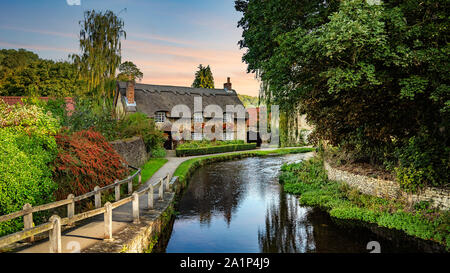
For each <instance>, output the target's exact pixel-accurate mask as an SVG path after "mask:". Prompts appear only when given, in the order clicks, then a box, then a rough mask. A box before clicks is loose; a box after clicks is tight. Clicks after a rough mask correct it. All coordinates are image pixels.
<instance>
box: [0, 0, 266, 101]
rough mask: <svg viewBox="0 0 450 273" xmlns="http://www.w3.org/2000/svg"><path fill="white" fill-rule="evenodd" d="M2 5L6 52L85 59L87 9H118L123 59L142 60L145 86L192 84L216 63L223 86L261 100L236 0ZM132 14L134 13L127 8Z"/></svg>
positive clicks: (21, 0) (18, 0)
mask: <svg viewBox="0 0 450 273" xmlns="http://www.w3.org/2000/svg"><path fill="white" fill-rule="evenodd" d="M76 1H77V0H34V1H32V0H2V1H1V3H0V48H16V49H17V48H25V49H28V50H32V51H34V52H36V53H38V54H39V56H41V57H42V58H46V59H54V60H67V56H68V55H69V54H71V53H78V52H79V49H78V34H79V30H80V26H79V24H78V22H79V21H80V20H81V19H82V18H83V12H84V11H85V10H90V9H95V10H97V11H100V10H103V11H104V10H112V11H113V12H115V13H116V14H119V13H120V14H119V16H120V17H121V18H122V19H123V20H124V22H125V31H126V32H127V39H126V40H124V41H123V42H122V61H127V60H130V61H132V62H134V63H135V64H136V65H138V67H139V68H140V69H141V71H142V72H143V73H144V79H143V80H142V82H143V83H151V84H167V85H181V86H190V85H191V84H192V81H193V77H194V73H195V70H196V68H197V66H198V65H199V64H204V65H208V64H209V65H210V66H211V68H212V71H213V74H214V78H215V85H216V88H222V87H223V83H224V82H225V81H226V77H231V81H232V83H233V88H234V89H236V91H238V93H241V94H247V95H254V96H256V95H257V94H258V89H259V83H258V81H257V80H256V79H255V77H254V74H247V73H246V67H247V66H246V64H244V63H242V60H241V58H242V54H243V53H244V50H240V49H239V47H238V45H237V42H238V41H239V40H240V38H241V29H238V28H237V21H238V20H239V18H240V16H241V14H240V13H238V12H237V11H235V10H234V1H233V0H80V1H81V5H69V4H68V2H76ZM125 9H126V10H125Z"/></svg>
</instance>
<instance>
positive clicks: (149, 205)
mask: <svg viewBox="0 0 450 273" xmlns="http://www.w3.org/2000/svg"><path fill="white" fill-rule="evenodd" d="M147 198H148V202H147V208H148V209H153V185H150V189H149V190H148V193H147Z"/></svg>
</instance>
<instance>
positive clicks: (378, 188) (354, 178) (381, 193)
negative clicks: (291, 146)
mask: <svg viewBox="0 0 450 273" xmlns="http://www.w3.org/2000/svg"><path fill="white" fill-rule="evenodd" d="M324 167H325V169H326V170H327V172H328V178H329V179H330V180H335V181H340V182H344V183H346V184H347V185H349V186H350V187H353V188H357V189H358V190H359V191H360V192H362V193H364V194H368V195H372V196H378V197H382V198H387V199H403V200H405V201H407V202H409V203H412V204H414V203H417V202H420V201H428V202H430V205H431V206H432V207H434V208H440V209H442V210H448V209H449V208H450V190H448V189H438V188H432V187H427V188H425V189H423V190H421V191H420V192H418V193H416V194H410V193H406V192H405V191H403V190H402V189H401V188H400V186H399V184H398V183H397V182H395V181H389V180H383V179H378V178H372V177H367V176H363V175H358V174H353V173H350V172H347V171H342V170H338V169H336V168H333V167H331V166H330V164H328V163H327V162H325V163H324Z"/></svg>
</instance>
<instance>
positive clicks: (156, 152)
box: [152, 148, 166, 158]
mask: <svg viewBox="0 0 450 273" xmlns="http://www.w3.org/2000/svg"><path fill="white" fill-rule="evenodd" d="M152 157H154V158H163V157H166V150H165V149H164V148H158V149H155V150H153V151H152Z"/></svg>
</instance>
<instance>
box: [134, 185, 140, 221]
mask: <svg viewBox="0 0 450 273" xmlns="http://www.w3.org/2000/svg"><path fill="white" fill-rule="evenodd" d="M133 223H134V224H139V194H138V193H137V192H135V193H133Z"/></svg>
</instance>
